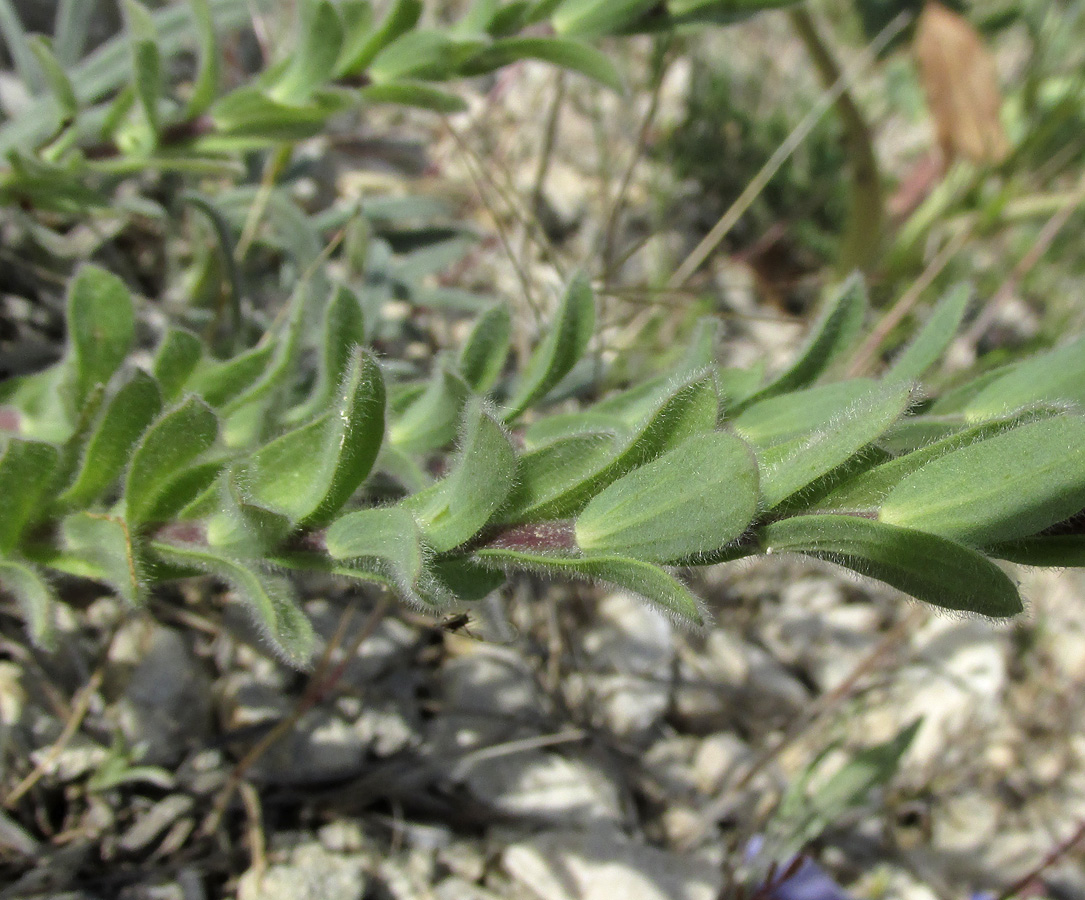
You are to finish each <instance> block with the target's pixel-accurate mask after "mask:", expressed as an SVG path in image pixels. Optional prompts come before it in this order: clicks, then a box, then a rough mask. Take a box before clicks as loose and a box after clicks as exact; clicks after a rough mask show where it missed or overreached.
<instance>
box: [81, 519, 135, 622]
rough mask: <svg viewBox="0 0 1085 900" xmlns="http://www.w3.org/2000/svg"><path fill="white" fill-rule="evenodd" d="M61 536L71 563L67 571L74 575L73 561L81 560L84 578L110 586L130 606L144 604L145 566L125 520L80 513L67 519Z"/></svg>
mask: <svg viewBox="0 0 1085 900" xmlns="http://www.w3.org/2000/svg"><path fill="white" fill-rule="evenodd" d="M61 535H62V537H63V543H64V549H65V550H66V551H67V555H68V560H69V562H68V565H67V566H66V571H68V572H73V566H72V561H78V563H79V564H80V565H81V566H82V567H83V568H82V570H81V571H79V572H78V574H79V575H81V576H82V577H84V578H91V579H93V580H95V581H101V582H102V583H103V584H107V585H109V586H110V587H111V588H113V590H115V591H116V592H117V595H118V596H119V597H121V598H122V599H123V600H125V601H127V602H128V603H131V604H137V603H139V602H141V601H142V599H143V595H144V590H145V585H146V579H145V577H144V573H143V566H142V563H141V561H140V559H139V556H138V554H137V553H136V550H135V548H134V547H133V546H132V539H131V535H130V534H129V532H128V528H127V527H126V526H125V523H124V520H123V519H119V518H117V517H115V516H104V515H97V514H93V513H76V514H75V515H72V516H68V517H67V518H66V519H64V521H63V523H62V524H61Z"/></svg>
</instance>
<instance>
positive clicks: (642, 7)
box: [550, 0, 658, 38]
mask: <svg viewBox="0 0 1085 900" xmlns="http://www.w3.org/2000/svg"><path fill="white" fill-rule="evenodd" d="M657 2H658V0H565V2H564V3H562V4H561V5H560V6H559V7H558V8H557V9H556V10H555V11H554V13H553V15H552V16H551V17H550V19H551V22H553V25H554V30H555V31H557V33H558V34H560V35H573V36H576V37H584V38H597V37H606V36H607V35H612V34H618V33H620V32H621V31H622V30H624V29H625V28H628V27H629V26H630V25H632V24H633V23H634V22H635V21H636V20H637V19H639V18H640V17H641V16H642V15H643V14H644V13H646V12H648V11H649V10H650V9H652V8H653V7H654V6H656V5H657Z"/></svg>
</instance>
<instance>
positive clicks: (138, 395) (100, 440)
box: [57, 369, 162, 508]
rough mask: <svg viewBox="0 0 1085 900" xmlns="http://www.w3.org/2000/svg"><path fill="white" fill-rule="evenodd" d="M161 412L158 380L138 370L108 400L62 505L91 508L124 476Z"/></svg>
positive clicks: (64, 495)
mask: <svg viewBox="0 0 1085 900" xmlns="http://www.w3.org/2000/svg"><path fill="white" fill-rule="evenodd" d="M161 409H162V397H161V395H160V394H159V391H158V385H157V384H156V383H155V380H154V379H153V378H152V377H151V376H150V375H148V374H146V373H145V372H143V371H140V370H138V369H137V370H135V371H134V372H133V373H132V374H131V376H130V377H129V378H128V379H127V380H126V381H125V382H124V383H122V384H121V385H120V386H119V387H118V388H117V389H116V391H114V393H113V395H112V396H111V397H110V398H109V399H108V400H106V402H105V404H104V406H103V409H102V412H101V414H100V415H99V416H98V419H97V421H96V423H95V425H94V427H93V429H92V431H91V435H90V439H89V441H88V442H87V445H86V449H85V450H84V452H83V456H82V460H81V461H80V465H79V469H78V471H77V473H76V475H75V478H74V479H73V480H72V483H71V486H70V487H68V489H67V490H65V491H64V493H63V494H61V495H60V497H58V498H57V500H58V502H60V503H62V504H64V505H65V506H68V507H72V508H75V507H80V506H87V505H89V504H90V503H92V502H93V501H95V500H97V499H98V498H99V497H101V496H102V495H103V494H104V493H105V492H106V491H108V490H109V488H110V487H111V486H112V485H113V484H115V483H116V482H117V480H118V479H119V478H120V477H121V475H122V474H123V473H124V470H125V467H126V466H127V465H128V459H129V456H130V454H131V452H132V448H133V447H134V446H135V445H136V442H137V441H138V440H139V439H140V438H141V437H142V436H143V434H144V432H145V431H146V430H147V428H148V427H149V426H150V424H151V422H153V421H154V419H155V417H156V416H157V415H158V413H159V412H160V411H161Z"/></svg>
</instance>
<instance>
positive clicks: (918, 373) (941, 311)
mask: <svg viewBox="0 0 1085 900" xmlns="http://www.w3.org/2000/svg"><path fill="white" fill-rule="evenodd" d="M971 296H972V291H971V289H970V288H969V286H968V285H966V284H959V285H957V286H956V287H955V288H953V289H952V290H950V292H949V293H948V294H946V296H945V297H943V298H942V299H941V300H940V301H939V302H938V305H937V306H935V307H934V310H933V311H932V312H931V315H930V318H928V319H927V321H926V322H925V323H924V325H923V327H922V328H921V329H920V330H919V333H918V334H916V336H915V337H914V338H913V339H912V340H911V341H910V342H909V343H908V346H907V347H905V348H904V350H903V351H901V353H900V355H899V356H897V358H896V359H894V360H893V365H892V366H890V367H889V371H888V372H887V373H886V375H885V377H886V378H887V379H889V380H891V381H895V380H913V379H918V378H921V377H922V376H923V374H924V373H925V372H926V371H927V370H928V369H929V368H930V367H931V366H933V365H934V364H935V363H937V362H938V361H939V360H940V359H941V358H942V354H944V353H945V351H946V348H947V347H948V346H949V345H950V343H951V342H952V341H953V336H954V335H955V334H956V333H957V329H958V328H959V327H960V325H961V321H962V320H963V319H964V314H965V310H967V309H968V301H969V299H970V298H971Z"/></svg>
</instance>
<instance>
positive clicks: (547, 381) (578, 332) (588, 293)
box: [505, 275, 595, 422]
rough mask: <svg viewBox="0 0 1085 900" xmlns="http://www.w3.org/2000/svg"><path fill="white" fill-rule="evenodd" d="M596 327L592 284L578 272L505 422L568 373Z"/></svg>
mask: <svg viewBox="0 0 1085 900" xmlns="http://www.w3.org/2000/svg"><path fill="white" fill-rule="evenodd" d="M594 328H595V297H594V295H593V294H592V289H591V284H590V283H589V281H588V279H587V277H586V276H585V275H576V276H574V278H573V280H572V281H571V282H570V283H569V287H568V288H567V289H566V291H565V294H564V296H563V297H562V300H561V304H560V305H559V306H558V310H557V312H556V313H555V315H554V321H553V322H551V323H550V324H549V326H548V329H547V333H546V337H545V338H544V339H543V341H542V343H541V344H539V346H538V347H536V348H535V352H534V353H532V355H531V359H530V360H528V363H527V366H526V368H525V369H524V373H523V376H522V378H521V379H520V383H519V384H518V386H517V389H516V392H515V394H514V395H513V398H512V400H511V401H510V402H509V409H508V411H507V412H506V413H505V421H506V422H511V421H513V420H514V419H516V418H518V417H519V416H520V414H521V413H523V411H524V410H525V409H527V408H528V407H529V406H530V405H531V404H532V403H534V402H536V401H537V400H540V399H541V398H542V397H544V396H545V395H546V394H547V393H548V392H549V391H550V390H551V389H552V388H554V386H555V385H557V383H558V382H559V381H561V379H562V378H564V377H565V376H566V375H568V374H569V372H570V370H571V369H572V368H573V366H574V365H575V364H576V362H577V361H578V360H579V359H580V357H581V356H582V355H583V354H584V351H585V350H586V349H587V348H588V341H589V340H591V336H592V331H593V330H594Z"/></svg>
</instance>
